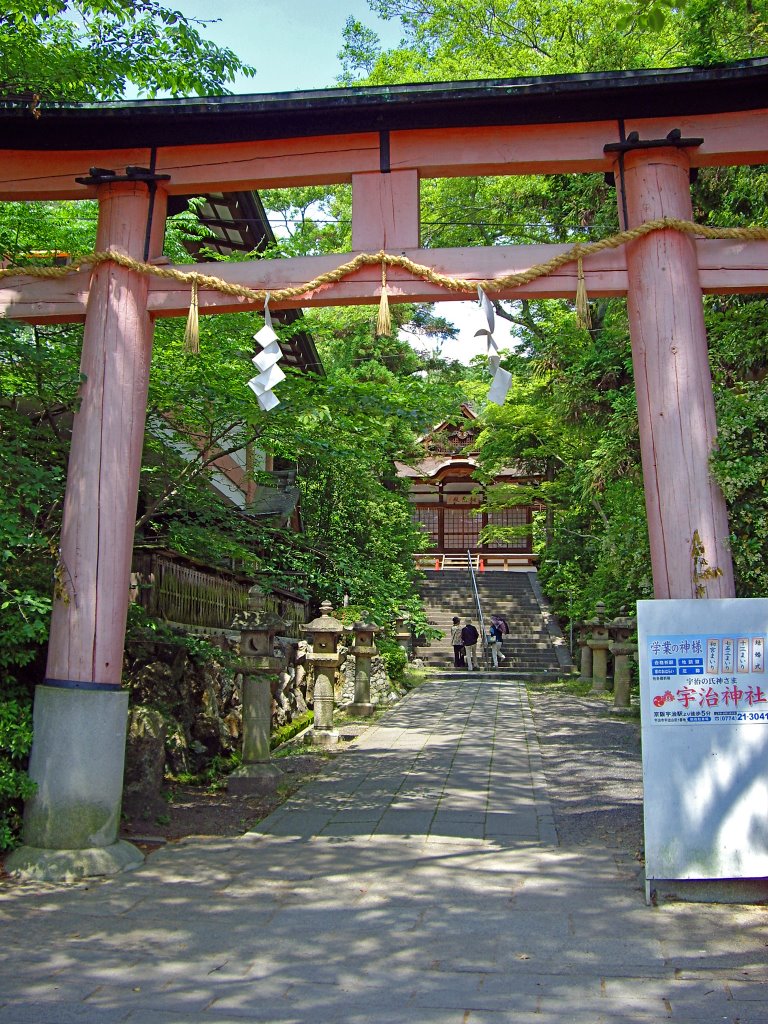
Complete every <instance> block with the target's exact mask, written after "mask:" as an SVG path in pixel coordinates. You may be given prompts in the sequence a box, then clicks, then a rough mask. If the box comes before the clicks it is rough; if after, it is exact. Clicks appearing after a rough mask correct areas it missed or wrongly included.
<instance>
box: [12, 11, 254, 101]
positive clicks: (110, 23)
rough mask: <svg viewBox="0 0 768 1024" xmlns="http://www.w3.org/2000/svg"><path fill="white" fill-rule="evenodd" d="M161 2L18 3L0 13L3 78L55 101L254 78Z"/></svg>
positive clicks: (219, 88) (207, 89)
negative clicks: (128, 88)
mask: <svg viewBox="0 0 768 1024" xmlns="http://www.w3.org/2000/svg"><path fill="white" fill-rule="evenodd" d="M206 24H207V23H206V22H204V21H199V20H197V19H194V18H186V17H184V15H183V14H181V13H180V12H179V11H176V10H174V9H173V8H168V7H164V6H163V5H162V4H160V3H158V2H157V0H11V2H10V3H6V4H5V5H4V7H3V13H2V16H0V81H2V83H3V91H4V92H6V93H16V94H26V96H27V97H29V96H30V95H32V94H33V95H34V99H33V101H32V102H33V103H37V102H38V101H39V100H40V99H42V101H43V103H45V102H48V101H51V100H80V101H82V100H115V99H120V98H121V97H122V96H123V95H124V94H125V91H126V88H127V86H128V84H129V83H130V84H131V85H133V87H134V88H135V89H136V90H137V92H138V93H139V94H140V95H143V96H148V97H153V96H156V95H158V93H160V92H166V93H170V94H171V95H173V96H184V95H188V94H190V93H197V94H198V95H200V96H205V95H212V94H216V93H221V92H223V91H225V89H224V87H225V85H226V83H228V82H231V81H232V80H233V79H234V78H235V76H236V75H237V74H244V75H252V74H255V69H254V68H251V67H249V66H248V65H245V64H243V63H242V62H241V61H240V60H239V59H238V57H237V56H236V55H235V54H234V53H233V52H232V51H231V50H229V49H226V48H222V47H219V46H215V45H214V44H213V43H211V42H209V41H208V40H206V39H205V38H204V37H203V36H202V35H201V34H200V32H199V31H198V30H199V28H204V26H205V25H206Z"/></svg>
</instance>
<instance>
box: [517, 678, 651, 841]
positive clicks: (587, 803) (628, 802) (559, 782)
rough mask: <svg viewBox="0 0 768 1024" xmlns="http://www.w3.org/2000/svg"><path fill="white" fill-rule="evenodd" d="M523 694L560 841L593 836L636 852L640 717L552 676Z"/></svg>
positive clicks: (640, 777)
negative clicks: (559, 685)
mask: <svg viewBox="0 0 768 1024" xmlns="http://www.w3.org/2000/svg"><path fill="white" fill-rule="evenodd" d="M528 694H529V699H530V702H531V708H532V711H533V718H534V722H535V725H536V733H537V735H538V737H539V744H540V746H541V754H542V761H543V767H544V774H545V776H546V779H547V783H548V784H549V797H550V801H551V803H552V810H553V813H554V816H555V825H556V827H557V833H558V837H559V839H560V843H561V845H562V846H564V847H569V846H592V845H595V844H597V845H600V846H605V847H609V848H614V849H621V850H625V851H627V852H630V853H632V854H634V855H635V856H637V857H638V858H641V857H642V851H643V769H642V756H641V751H640V719H639V718H635V717H624V716H620V715H615V714H613V713H612V712H611V710H610V707H611V705H610V704H608V703H607V702H606V701H604V700H600V699H597V698H594V697H577V696H574V695H573V694H571V693H567V692H566V691H565V690H561V689H559V688H555V687H553V686H552V685H551V684H548V685H546V686H542V687H539V686H531V687H529V689H528Z"/></svg>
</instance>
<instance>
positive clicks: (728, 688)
mask: <svg viewBox="0 0 768 1024" xmlns="http://www.w3.org/2000/svg"><path fill="white" fill-rule="evenodd" d="M637 610H638V642H639V652H638V653H639V662H640V699H641V713H642V731H643V786H644V792H645V796H644V808H645V859H646V878H647V879H648V880H650V879H653V878H657V879H708V878H763V877H766V876H768V675H767V673H766V666H765V651H766V643H768V599H762V598H761V599H750V600H737V599H733V600H699V601H693V600H690V601H639V602H638V606H637Z"/></svg>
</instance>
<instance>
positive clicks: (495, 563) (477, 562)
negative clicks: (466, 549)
mask: <svg viewBox="0 0 768 1024" xmlns="http://www.w3.org/2000/svg"><path fill="white" fill-rule="evenodd" d="M414 557H415V559H416V564H417V565H418V567H419V568H420V569H436V570H438V571H440V570H442V569H466V567H467V556H466V554H458V553H455V554H454V553H451V554H445V553H440V552H434V551H427V552H424V553H422V554H418V555H415V556H414ZM538 559H539V556H538V555H534V554H531V552H530V551H514V552H499V551H479V552H474V553H473V555H472V565H473V568H474V569H475V571H476V572H484V571H485V570H490V571H493V572H498V571H501V572H513V571H515V570H519V569H532V568H534V567H535V565H536V562H537V561H538Z"/></svg>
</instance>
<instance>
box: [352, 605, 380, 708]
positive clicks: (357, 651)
mask: <svg viewBox="0 0 768 1024" xmlns="http://www.w3.org/2000/svg"><path fill="white" fill-rule="evenodd" d="M352 632H353V633H354V636H355V646H354V649H353V653H354V655H355V699H354V702H353V703H352V704H349V705H348V706H347V711H348V712H349V714H350V715H355V716H356V717H357V718H367V717H369V716H370V715H372V714H373V713H374V711H375V710H376V705H375V704H372V703H371V661H372V659H373V656H374V654H376V634H377V633H380V632H381V627H380V626H375V625H374V624H373V623H372V622H355V623H354V625H353V626H352Z"/></svg>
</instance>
